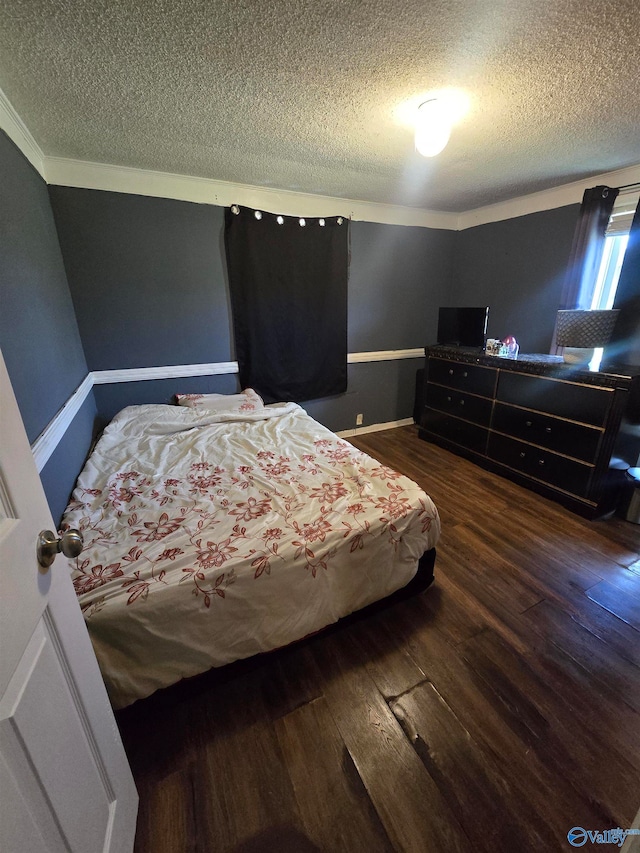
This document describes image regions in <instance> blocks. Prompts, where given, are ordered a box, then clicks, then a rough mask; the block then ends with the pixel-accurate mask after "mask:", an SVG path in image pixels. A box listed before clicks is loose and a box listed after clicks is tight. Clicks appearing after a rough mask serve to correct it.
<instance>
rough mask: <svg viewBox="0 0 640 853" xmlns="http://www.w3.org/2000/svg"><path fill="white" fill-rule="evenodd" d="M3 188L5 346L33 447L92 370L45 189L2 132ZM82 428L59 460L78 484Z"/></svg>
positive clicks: (0, 233) (48, 485) (0, 336)
mask: <svg viewBox="0 0 640 853" xmlns="http://www.w3.org/2000/svg"><path fill="white" fill-rule="evenodd" d="M0 186H2V193H1V194H0V244H1V245H2V252H1V253H0V301H1V302H2V311H1V312H0V346H1V347H2V352H3V355H4V359H5V362H6V365H7V370H8V372H9V376H10V378H11V383H12V386H13V389H14V392H15V395H16V399H17V401H18V406H19V408H20V413H21V415H22V419H23V422H24V426H25V430H26V432H27V436H28V438H29V441H30V442H31V443H32V444H33V442H34V441H35V440H36V438H38V436H39V435H40V434H41V433H42V432H43V430H44V429H45V428H46V427H47V425H48V424H49V423H50V421H51V420H52V419H53V418H54V416H55V415H56V414H57V412H58V411H59V410H60V409H61V408H62V407H63V406H64V405H65V403H66V402H67V400H68V399H69V397H70V396H71V395H72V394H73V393H74V391H75V390H76V389H77V388H78V386H79V385H80V384H81V383H82V382H83V380H84V379H85V377H86V376H87V363H86V359H85V356H84V351H83V348H82V343H81V340H80V335H79V331H78V324H77V322H76V317H75V314H74V310H73V303H72V301H71V295H70V293H69V287H68V284H67V278H66V273H65V268H64V263H63V260H62V255H61V252H60V246H59V243H58V236H57V233H56V227H55V223H54V219H53V214H52V211H51V206H50V204H49V196H48V193H47V187H46V184H45V182H44V181H43V179H42V178H41V177H40V175H39V174H38V173H37V172H36V171H35V169H34V168H33V166H32V165H31V164H30V163H29V162H28V160H27V159H26V158H25V157H24V155H23V154H22V153H21V152H20V151H19V150H18V148H17V147H16V146H15V145H14V143H13V142H11V141H10V140H9V138H8V137H7V136H6V135H5V134H4V133H3V132H1V131H0ZM92 404H93V398H92V396H91V395H89V399H88V401H87V406H88V407H90V406H91V405H92ZM93 405H95V404H93ZM82 424H84V422H83V421H80V424H79V425H75V428H74V442H75V447H74V448H73V450H74V452H73V453H70V455H67V456H65V454H64V448H59V449H58V450H57V453H56V455H57V462H56V463H55V464H57V466H58V467H59V468H60V469H61V468H63V467H65V466H67V467H68V470H69V476H70V477H72V478H73V479H74V480H75V477H76V476H77V474H78V472H79V468H78V467H77V466H75V461H74V459H75V455H77V453H76V451H77V452H80V453H82V454H86V451H87V450H88V448H89V446H90V443H91V430H88V431H86V430H83V429H82V427H81V425H82ZM84 426H85V427H86V424H84ZM66 448H67V451H69V452H70V451H71V445H69V444H67V445H66ZM74 466H75V467H74ZM43 484H44V485H45V493H46V494H47V498H48V500H49V503H50V506H51V509H52V512H53V513H54V516H55V514H56V507H57V505H58V504H59V499H58V497H57V489H54V485H53V481H52V480H50V479H48V480H47V479H46V478H45V479H43ZM54 492H55V494H54ZM58 516H59V513H58Z"/></svg>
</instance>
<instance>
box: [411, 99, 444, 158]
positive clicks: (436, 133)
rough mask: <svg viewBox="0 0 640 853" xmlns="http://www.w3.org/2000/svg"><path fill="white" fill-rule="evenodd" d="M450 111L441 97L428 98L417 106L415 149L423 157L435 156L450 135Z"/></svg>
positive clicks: (441, 149) (442, 148)
mask: <svg viewBox="0 0 640 853" xmlns="http://www.w3.org/2000/svg"><path fill="white" fill-rule="evenodd" d="M451 126H452V120H451V111H450V109H449V107H448V105H447V104H446V103H445V101H444V100H443V99H441V98H430V99H429V100H428V101H424V102H423V103H421V104H420V106H419V107H418V119H417V121H416V136H415V144H416V151H417V152H418V153H419V154H422V156H423V157H435V156H436V154H439V153H440V152H441V151H443V150H444V148H445V147H446V145H447V142H448V141H449V137H450V136H451Z"/></svg>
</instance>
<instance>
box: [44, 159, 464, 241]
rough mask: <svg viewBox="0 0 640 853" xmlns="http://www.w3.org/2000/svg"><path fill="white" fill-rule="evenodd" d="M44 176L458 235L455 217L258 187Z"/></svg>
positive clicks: (132, 172) (166, 176)
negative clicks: (447, 231)
mask: <svg viewBox="0 0 640 853" xmlns="http://www.w3.org/2000/svg"><path fill="white" fill-rule="evenodd" d="M45 175H46V181H47V183H48V184H57V185H59V186H65V187H79V188H83V189H92V190H106V191H109V192H119V193H132V194H133V195H145V196H155V197H159V198H172V199H176V200H178V201H191V202H196V203H198V204H216V205H220V206H222V207H228V206H229V205H231V204H240V205H243V206H246V207H253V208H256V209H260V210H265V211H270V212H272V213H282V214H284V215H288V216H308V217H314V216H348V217H349V218H350V219H353V220H358V221H366V222H380V223H384V224H387V225H416V226H419V227H422V228H442V229H447V230H455V228H456V226H457V220H458V214H457V213H447V212H439V211H433V210H423V209H419V208H413V207H402V206H400V205H393V204H378V203H376V202H366V201H358V200H356V199H349V198H335V197H334V196H322V195H314V194H311V193H299V192H293V191H291V190H278V189H272V188H271V187H255V186H250V185H248V184H235V183H230V182H228V181H214V180H211V179H209V178H197V177H193V176H191V175H177V174H171V173H169V172H154V171H151V170H148V169H132V168H129V167H127V166H114V165H110V164H107V163H91V162H89V161H84V160H70V159H66V158H64V157H46V158H45Z"/></svg>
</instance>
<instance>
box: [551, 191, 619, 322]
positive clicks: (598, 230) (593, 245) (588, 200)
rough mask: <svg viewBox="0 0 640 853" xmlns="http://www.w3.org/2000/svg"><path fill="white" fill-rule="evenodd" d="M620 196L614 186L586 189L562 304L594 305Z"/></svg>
mask: <svg viewBox="0 0 640 853" xmlns="http://www.w3.org/2000/svg"><path fill="white" fill-rule="evenodd" d="M617 196H618V190H617V189H612V188H611V187H593V188H592V189H589V190H585V192H584V196H583V197H582V205H581V206H580V212H579V214H578V223H577V225H576V230H575V233H574V235H573V245H572V247H571V254H570V256H569V266H568V268H567V277H566V279H565V282H564V287H563V289H562V295H561V297H560V305H559V306H558V307H559V308H561V309H569V310H571V309H573V308H590V307H591V296H592V294H593V286H594V284H595V278H596V275H597V274H598V269H599V267H600V261H601V260H602V251H603V248H604V232H605V231H606V229H607V225H608V224H609V217H610V216H611V211H612V210H613V204H614V202H615V200H616V198H617Z"/></svg>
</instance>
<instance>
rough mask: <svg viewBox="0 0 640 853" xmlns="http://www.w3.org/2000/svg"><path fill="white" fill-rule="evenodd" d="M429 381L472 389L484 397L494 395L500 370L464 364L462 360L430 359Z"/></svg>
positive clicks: (466, 389) (451, 386) (472, 391)
mask: <svg viewBox="0 0 640 853" xmlns="http://www.w3.org/2000/svg"><path fill="white" fill-rule="evenodd" d="M428 363H429V376H428V380H429V382H437V383H438V384H439V385H446V386H447V387H449V388H456V389H458V390H459V391H470V392H471V393H473V394H479V395H480V396H482V397H493V395H494V394H495V389H496V379H497V378H498V371H497V370H496V369H495V368H493V367H480V366H479V365H477V364H463V363H462V362H460V361H445V360H444V359H441V358H430V359H429V362H428Z"/></svg>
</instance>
